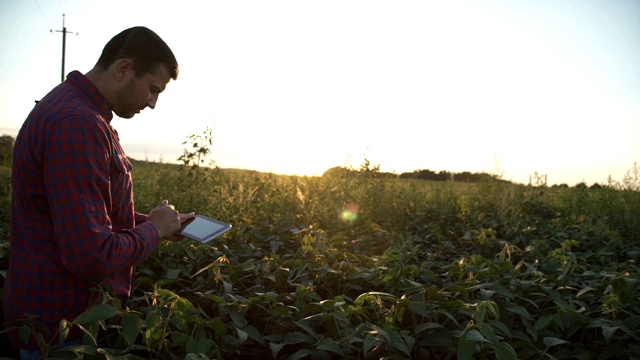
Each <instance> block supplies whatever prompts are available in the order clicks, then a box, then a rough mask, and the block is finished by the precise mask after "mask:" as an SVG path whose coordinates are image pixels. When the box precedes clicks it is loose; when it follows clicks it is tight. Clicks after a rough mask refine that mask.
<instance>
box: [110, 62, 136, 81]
mask: <svg viewBox="0 0 640 360" xmlns="http://www.w3.org/2000/svg"><path fill="white" fill-rule="evenodd" d="M134 74H135V69H134V67H133V60H131V59H119V60H117V61H116V62H115V63H114V64H113V76H114V78H115V80H116V81H118V82H121V81H128V80H129V78H130V77H131V76H133V75H134Z"/></svg>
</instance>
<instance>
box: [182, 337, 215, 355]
mask: <svg viewBox="0 0 640 360" xmlns="http://www.w3.org/2000/svg"><path fill="white" fill-rule="evenodd" d="M212 346H213V341H211V340H209V339H207V338H202V339H200V340H198V341H196V340H195V339H194V338H191V339H189V341H188V342H187V353H194V354H206V353H207V352H208V351H209V350H210V349H211V347H212Z"/></svg>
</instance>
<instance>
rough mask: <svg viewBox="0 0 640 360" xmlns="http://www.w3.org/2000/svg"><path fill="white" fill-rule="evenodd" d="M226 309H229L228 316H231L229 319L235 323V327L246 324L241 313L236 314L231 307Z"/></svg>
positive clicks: (242, 326) (241, 326)
mask: <svg viewBox="0 0 640 360" xmlns="http://www.w3.org/2000/svg"><path fill="white" fill-rule="evenodd" d="M227 310H228V311H229V316H230V317H231V320H233V323H234V324H236V326H237V327H239V328H244V327H245V326H247V319H245V318H244V317H243V316H242V315H240V314H238V313H237V312H236V311H235V310H233V309H227Z"/></svg>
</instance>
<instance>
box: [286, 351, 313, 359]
mask: <svg viewBox="0 0 640 360" xmlns="http://www.w3.org/2000/svg"><path fill="white" fill-rule="evenodd" d="M309 354H311V350H309V349H300V350H298V351H296V352H295V353H294V354H293V355H291V356H289V357H288V358H287V360H298V359H302V358H304V357H305V356H307V355H309Z"/></svg>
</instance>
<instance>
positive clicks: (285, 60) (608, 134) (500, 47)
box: [0, 0, 640, 185]
mask: <svg viewBox="0 0 640 360" xmlns="http://www.w3.org/2000/svg"><path fill="white" fill-rule="evenodd" d="M62 14H66V17H65V19H66V20H65V21H66V23H65V24H66V28H67V31H71V32H72V33H71V34H68V35H67V49H66V70H67V71H66V72H69V71H71V70H80V71H81V72H83V73H84V72H86V71H88V70H89V69H91V68H92V67H93V65H94V63H95V62H96V60H97V59H98V57H99V55H100V52H101V50H102V47H103V46H104V44H105V43H106V42H107V41H108V40H109V39H110V38H111V37H112V36H114V35H115V34H116V33H118V32H120V31H121V30H123V29H125V28H128V27H131V26H136V25H144V26H147V27H149V28H151V29H152V30H154V31H156V32H157V33H158V34H159V35H160V36H161V37H162V38H163V39H164V40H165V41H166V42H167V43H168V44H169V46H171V47H172V49H173V50H174V53H175V55H176V57H177V59H178V62H179V63H180V75H179V77H178V80H177V81H176V82H172V83H170V84H169V85H168V87H167V90H166V91H165V93H163V94H162V95H161V96H160V99H159V101H158V105H157V106H156V109H155V110H151V109H147V110H145V111H144V112H143V113H142V114H141V115H139V116H136V117H135V118H133V119H128V120H125V119H119V118H114V121H113V125H114V126H115V128H116V129H117V130H118V132H119V133H120V138H121V140H122V142H123V144H124V147H125V150H126V151H127V152H128V154H129V155H130V156H131V157H134V158H137V159H144V158H145V156H146V157H147V158H148V159H149V160H160V159H162V160H163V161H165V162H175V161H176V159H177V158H178V156H180V155H181V153H182V149H183V145H182V142H183V141H184V140H186V138H187V136H188V135H190V134H201V133H202V132H203V131H204V130H205V129H206V127H207V126H211V127H212V128H213V132H214V146H213V148H212V159H213V160H215V161H216V164H217V165H218V166H220V167H223V168H226V167H233V168H246V169H255V170H260V171H271V172H274V173H282V174H297V175H314V174H318V175H320V174H322V173H323V172H324V171H325V170H327V169H328V168H330V167H333V166H343V165H345V163H347V161H348V162H349V163H350V164H351V165H352V166H354V167H359V165H360V164H361V163H362V161H363V157H366V158H367V159H369V160H370V161H371V162H372V163H373V164H379V165H380V169H381V170H382V171H389V172H396V173H401V172H407V171H413V170H417V169H431V170H434V171H440V170H447V171H453V172H460V171H472V172H481V171H486V172H490V173H495V172H496V171H497V170H498V169H499V170H501V171H503V172H504V178H506V179H508V180H513V181H516V182H522V183H527V182H528V181H529V176H530V175H532V174H534V173H539V174H546V175H547V176H548V180H549V184H557V183H567V184H569V185H575V184H576V183H578V182H581V181H585V182H587V183H588V184H590V183H593V182H600V183H602V182H605V181H606V180H607V177H608V176H609V175H611V176H612V177H613V178H614V179H616V180H621V179H622V177H623V176H624V174H625V173H626V172H627V170H629V169H631V168H632V167H633V165H634V163H635V162H636V161H639V160H640V142H639V141H638V140H639V139H640V1H637V0H610V1H587V0H580V1H564V0H548V1H545V0H530V1H524V0H522V1H518V0H505V1H484V0H469V1H444V0H441V1H426V0H422V1H403V0H395V1H391V0H389V1H375V0H367V1H349V0H340V1H331V0H323V1H303V0H295V1H293V0H292V1H268V0H261V1H182V2H177V1H119V0H118V1H115V0H109V1H97V0H95V1H84V0H82V1H81V0H37V1H36V0H0V34H2V35H0V49H1V50H0V133H8V134H10V135H15V133H16V132H17V129H19V128H20V126H21V124H22V122H23V121H24V118H25V117H26V115H27V114H28V112H29V110H30V109H31V108H32V107H33V105H34V100H36V99H40V98H41V97H43V96H44V95H45V94H46V93H47V92H48V91H49V90H50V89H51V88H52V87H53V86H55V85H57V84H58V83H59V82H60V75H61V52H62V35H61V33H60V32H55V30H61V29H62ZM51 30H54V32H51ZM76 33H77V34H76ZM145 154H146V155H145ZM496 162H497V165H496Z"/></svg>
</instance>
